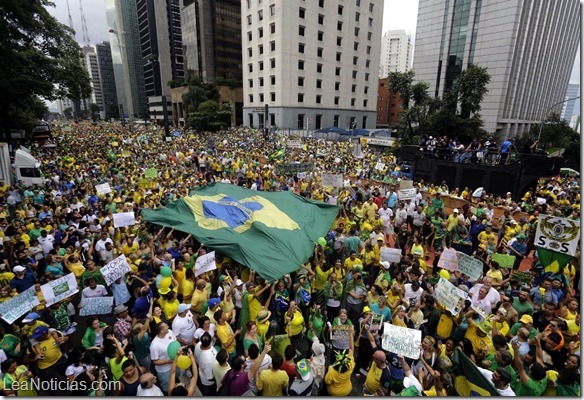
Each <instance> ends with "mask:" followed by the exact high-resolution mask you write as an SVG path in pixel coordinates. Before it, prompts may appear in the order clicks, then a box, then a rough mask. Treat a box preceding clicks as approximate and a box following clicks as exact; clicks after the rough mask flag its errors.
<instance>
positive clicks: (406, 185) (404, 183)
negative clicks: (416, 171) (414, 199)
mask: <svg viewBox="0 0 584 400" xmlns="http://www.w3.org/2000/svg"><path fill="white" fill-rule="evenodd" d="M413 187H414V182H413V181H410V180H409V179H402V180H401V181H399V188H400V189H411V188H413Z"/></svg>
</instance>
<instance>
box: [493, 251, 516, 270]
mask: <svg viewBox="0 0 584 400" xmlns="http://www.w3.org/2000/svg"><path fill="white" fill-rule="evenodd" d="M491 260H492V261H496V262H497V263H498V264H499V266H500V267H501V268H513V265H514V264H515V257H513V256H511V255H509V254H499V253H494V254H493V255H492V256H491Z"/></svg>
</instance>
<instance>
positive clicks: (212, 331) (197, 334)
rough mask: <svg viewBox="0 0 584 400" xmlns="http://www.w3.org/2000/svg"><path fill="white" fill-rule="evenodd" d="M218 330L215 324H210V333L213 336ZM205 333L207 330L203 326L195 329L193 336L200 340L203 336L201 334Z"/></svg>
mask: <svg viewBox="0 0 584 400" xmlns="http://www.w3.org/2000/svg"><path fill="white" fill-rule="evenodd" d="M216 331H217V327H216V326H215V324H210V325H209V331H208V333H209V335H211V338H213V337H215V332H216ZM204 333H205V331H204V330H203V328H197V330H195V333H194V334H193V337H194V338H195V339H197V340H199V339H200V338H201V336H203V334H204Z"/></svg>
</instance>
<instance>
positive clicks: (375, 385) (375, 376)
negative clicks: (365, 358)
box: [365, 363, 384, 394]
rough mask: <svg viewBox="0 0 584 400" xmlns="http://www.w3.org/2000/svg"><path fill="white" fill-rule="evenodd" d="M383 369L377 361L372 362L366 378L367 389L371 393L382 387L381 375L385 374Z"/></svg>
mask: <svg viewBox="0 0 584 400" xmlns="http://www.w3.org/2000/svg"><path fill="white" fill-rule="evenodd" d="M383 371H384V370H382V369H380V368H379V367H378V366H377V364H376V363H372V364H371V368H370V369H369V372H368V373H367V379H366V380H365V389H367V392H369V393H370V394H374V393H375V392H377V391H378V390H379V388H380V387H381V375H382V374H383Z"/></svg>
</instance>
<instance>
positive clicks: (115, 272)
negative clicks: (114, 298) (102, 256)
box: [99, 254, 131, 286]
mask: <svg viewBox="0 0 584 400" xmlns="http://www.w3.org/2000/svg"><path fill="white" fill-rule="evenodd" d="M130 271H131V269H130V264H128V261H127V260H126V256H124V255H123V254H122V255H121V256H119V257H118V258H116V259H114V260H112V261H110V262H109V263H107V264H106V265H105V266H103V267H102V268H101V269H100V270H99V272H101V274H102V275H103V279H105V283H106V284H107V285H108V286H111V284H112V283H114V282H115V281H116V280H118V279H120V278H121V277H122V276H124V275H125V274H126V273H128V272H130Z"/></svg>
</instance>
